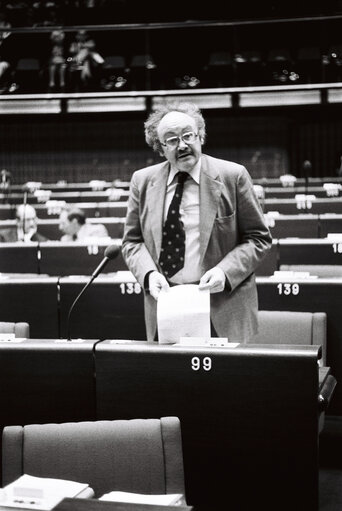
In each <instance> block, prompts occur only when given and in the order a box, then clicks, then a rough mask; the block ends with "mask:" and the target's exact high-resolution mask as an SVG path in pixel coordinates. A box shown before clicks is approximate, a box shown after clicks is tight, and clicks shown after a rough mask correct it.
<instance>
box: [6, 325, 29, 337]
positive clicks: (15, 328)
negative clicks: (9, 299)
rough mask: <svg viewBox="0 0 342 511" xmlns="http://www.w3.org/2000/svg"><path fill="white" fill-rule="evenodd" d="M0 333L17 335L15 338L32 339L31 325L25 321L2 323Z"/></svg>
mask: <svg viewBox="0 0 342 511" xmlns="http://www.w3.org/2000/svg"><path fill="white" fill-rule="evenodd" d="M0 333H1V334H15V337H21V338H25V339H28V338H29V337H30V325H29V324H28V323H26V322H25V321H22V322H18V323H14V322H10V321H0Z"/></svg>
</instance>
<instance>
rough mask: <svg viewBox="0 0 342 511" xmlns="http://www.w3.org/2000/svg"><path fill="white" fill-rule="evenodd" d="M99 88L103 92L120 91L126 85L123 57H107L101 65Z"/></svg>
mask: <svg viewBox="0 0 342 511" xmlns="http://www.w3.org/2000/svg"><path fill="white" fill-rule="evenodd" d="M101 72H102V77H101V87H102V88H103V89H105V90H120V89H123V88H124V87H125V86H126V85H127V80H128V69H127V67H126V60H125V57H124V56H123V55H107V56H105V57H104V63H103V65H102V71H101Z"/></svg>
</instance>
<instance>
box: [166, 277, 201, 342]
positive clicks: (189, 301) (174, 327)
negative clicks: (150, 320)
mask: <svg viewBox="0 0 342 511" xmlns="http://www.w3.org/2000/svg"><path fill="white" fill-rule="evenodd" d="M157 324H158V339H159V343H160V344H173V343H176V342H179V339H180V338H181V337H210V292H209V290H208V289H206V290H203V291H201V290H199V288H198V285H196V284H183V285H179V286H173V287H170V288H169V289H167V290H165V291H164V290H162V291H161V292H160V294H159V297H158V302H157Z"/></svg>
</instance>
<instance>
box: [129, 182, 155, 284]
mask: <svg viewBox="0 0 342 511" xmlns="http://www.w3.org/2000/svg"><path fill="white" fill-rule="evenodd" d="M137 181H138V180H137V176H136V173H134V174H133V176H132V179H131V183H130V193H129V199H128V205H127V215H126V221H125V228H124V234H123V239H122V255H123V258H124V260H125V262H126V264H127V267H128V269H129V270H130V271H131V272H132V273H133V275H134V277H135V278H136V279H137V281H138V282H139V284H140V285H141V286H142V287H143V288H144V283H145V282H144V281H145V276H146V274H147V273H149V272H151V271H155V270H156V271H159V270H158V268H157V266H156V264H155V262H154V260H153V258H152V256H151V254H150V252H149V251H148V249H147V248H146V245H145V243H144V238H143V233H142V227H141V219H140V214H139V212H140V209H141V208H140V191H139V186H138V182H137Z"/></svg>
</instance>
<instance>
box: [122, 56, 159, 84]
mask: <svg viewBox="0 0 342 511" xmlns="http://www.w3.org/2000/svg"><path fill="white" fill-rule="evenodd" d="M156 68H157V66H156V64H155V62H154V60H153V58H152V56H151V55H150V54H147V53H142V54H137V55H133V57H132V58H131V61H130V63H129V69H130V71H129V73H130V76H129V78H130V82H131V89H132V90H150V89H152V88H153V82H154V74H155V71H156Z"/></svg>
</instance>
